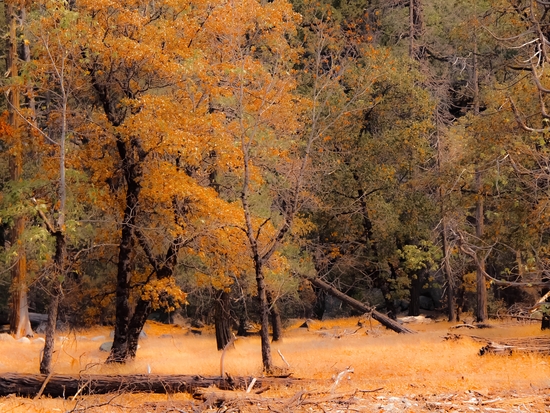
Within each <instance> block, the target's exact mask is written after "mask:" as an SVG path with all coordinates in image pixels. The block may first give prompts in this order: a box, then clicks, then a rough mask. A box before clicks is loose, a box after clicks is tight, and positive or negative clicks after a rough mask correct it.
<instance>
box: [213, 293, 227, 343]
mask: <svg viewBox="0 0 550 413" xmlns="http://www.w3.org/2000/svg"><path fill="white" fill-rule="evenodd" d="M215 305H216V311H215V316H214V317H215V318H214V326H215V329H216V345H217V347H218V350H223V349H224V348H225V346H227V344H228V343H229V342H230V341H231V326H230V321H231V318H230V315H229V293H228V292H227V291H225V290H219V291H216V304H215Z"/></svg>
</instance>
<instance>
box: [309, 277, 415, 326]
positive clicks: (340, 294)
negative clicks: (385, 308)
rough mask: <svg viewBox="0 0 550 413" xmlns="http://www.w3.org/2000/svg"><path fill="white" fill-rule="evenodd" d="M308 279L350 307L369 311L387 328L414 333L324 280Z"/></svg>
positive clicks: (365, 311)
mask: <svg viewBox="0 0 550 413" xmlns="http://www.w3.org/2000/svg"><path fill="white" fill-rule="evenodd" d="M308 279H309V281H310V282H311V283H312V284H314V285H316V286H317V287H319V288H322V289H323V290H325V291H326V292H327V293H329V294H330V295H332V296H333V297H336V298H338V299H339V300H341V301H343V302H344V303H346V304H348V305H349V306H350V307H352V308H355V309H356V310H359V311H362V312H364V313H371V314H372V318H374V319H375V320H376V321H378V322H379V323H380V324H382V325H383V326H385V327H387V328H389V329H390V330H393V331H395V332H397V333H406V334H411V333H416V331H414V330H410V329H408V328H407V327H404V326H402V325H401V324H399V323H398V322H396V321H394V320H392V319H391V318H389V317H388V316H386V315H384V314H382V313H379V312H378V311H376V310H375V309H374V308H372V307H369V306H368V305H366V304H363V303H362V302H360V301H357V300H356V299H354V298H351V297H349V296H347V295H346V294H344V293H343V292H341V291H338V290H337V289H336V288H334V287H332V286H331V285H329V284H327V283H326V282H324V281H321V280H319V279H318V278H308Z"/></svg>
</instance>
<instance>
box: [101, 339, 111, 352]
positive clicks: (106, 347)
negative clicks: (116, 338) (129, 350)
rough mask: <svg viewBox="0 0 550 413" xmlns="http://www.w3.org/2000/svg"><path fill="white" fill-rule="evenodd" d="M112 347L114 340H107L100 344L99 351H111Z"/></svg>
mask: <svg viewBox="0 0 550 413" xmlns="http://www.w3.org/2000/svg"><path fill="white" fill-rule="evenodd" d="M112 347H113V342H112V341H106V342H105V343H103V344H101V346H99V351H106V352H109V351H111V348H112Z"/></svg>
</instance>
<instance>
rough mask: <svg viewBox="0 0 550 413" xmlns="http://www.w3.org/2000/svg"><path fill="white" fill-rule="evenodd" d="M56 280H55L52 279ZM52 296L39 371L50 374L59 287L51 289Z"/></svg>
mask: <svg viewBox="0 0 550 413" xmlns="http://www.w3.org/2000/svg"><path fill="white" fill-rule="evenodd" d="M54 282H57V281H54ZM51 293H52V297H51V299H50V305H49V307H48V321H47V322H46V335H45V337H46V338H45V342H44V351H43V354H42V360H40V373H42V374H50V373H51V371H52V356H53V350H54V346H55V327H56V323H57V310H58V308H59V295H60V294H59V289H57V288H56V289H52V292H51Z"/></svg>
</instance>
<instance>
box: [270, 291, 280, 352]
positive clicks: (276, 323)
mask: <svg viewBox="0 0 550 413" xmlns="http://www.w3.org/2000/svg"><path fill="white" fill-rule="evenodd" d="M267 302H268V305H269V309H270V316H271V330H272V337H271V339H272V341H274V342H276V341H283V323H282V321H281V312H280V311H279V306H278V305H277V301H276V300H274V299H273V293H272V292H271V291H268V292H267Z"/></svg>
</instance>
